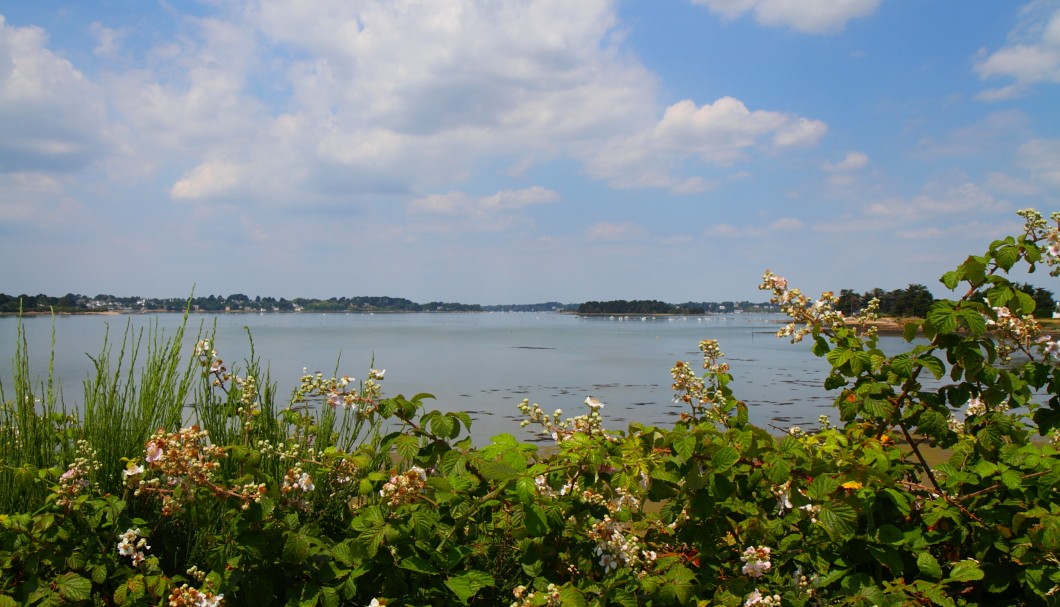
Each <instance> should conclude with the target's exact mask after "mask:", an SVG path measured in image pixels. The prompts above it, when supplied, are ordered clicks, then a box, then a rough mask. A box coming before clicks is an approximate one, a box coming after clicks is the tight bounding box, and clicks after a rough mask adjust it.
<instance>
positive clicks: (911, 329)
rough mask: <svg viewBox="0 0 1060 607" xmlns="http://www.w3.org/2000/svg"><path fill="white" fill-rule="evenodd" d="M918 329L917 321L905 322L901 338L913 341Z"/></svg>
mask: <svg viewBox="0 0 1060 607" xmlns="http://www.w3.org/2000/svg"><path fill="white" fill-rule="evenodd" d="M951 288H952V287H951ZM919 330H920V323H919V322H907V323H905V325H904V326H903V327H902V339H904V340H905V341H907V342H909V341H913V340H914V339H916V334H917V331H919Z"/></svg>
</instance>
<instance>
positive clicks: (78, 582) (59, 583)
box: [53, 572, 92, 602]
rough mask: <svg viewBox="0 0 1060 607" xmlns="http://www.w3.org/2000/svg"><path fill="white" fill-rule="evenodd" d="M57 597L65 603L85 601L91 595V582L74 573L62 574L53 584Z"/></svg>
mask: <svg viewBox="0 0 1060 607" xmlns="http://www.w3.org/2000/svg"><path fill="white" fill-rule="evenodd" d="M53 583H54V584H55V589H56V590H58V591H59V596H61V597H63V599H65V600H67V601H72V602H77V601H87V600H88V598H89V596H91V595H92V582H90V581H88V579H86V578H83V577H81V576H80V575H77V574H76V573H69V572H68V573H64V574H62V575H60V576H59V577H57V578H55V581H54V582H53Z"/></svg>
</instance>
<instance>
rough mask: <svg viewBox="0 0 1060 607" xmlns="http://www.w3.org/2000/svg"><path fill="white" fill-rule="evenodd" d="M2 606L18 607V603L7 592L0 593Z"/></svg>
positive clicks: (0, 606) (0, 605) (0, 604)
mask: <svg viewBox="0 0 1060 607" xmlns="http://www.w3.org/2000/svg"><path fill="white" fill-rule="evenodd" d="M0 607H18V603H16V602H15V599H13V598H11V597H9V596H7V595H6V594H0Z"/></svg>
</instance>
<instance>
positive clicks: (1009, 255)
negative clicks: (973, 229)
mask: <svg viewBox="0 0 1060 607" xmlns="http://www.w3.org/2000/svg"><path fill="white" fill-rule="evenodd" d="M1019 258H1020V251H1019V248H1018V247H1017V246H1016V245H1014V244H1010V243H1006V244H1004V245H1002V246H1000V247H998V248H997V249H996V250H995V251H994V259H995V260H996V261H997V265H999V266H1001V268H1002V269H1003V270H1005V271H1006V272H1007V271H1009V270H1011V269H1012V266H1014V265H1016V262H1017V261H1019Z"/></svg>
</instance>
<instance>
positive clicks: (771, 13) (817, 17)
mask: <svg viewBox="0 0 1060 607" xmlns="http://www.w3.org/2000/svg"><path fill="white" fill-rule="evenodd" d="M692 2H693V3H695V4H701V5H703V6H706V7H707V8H709V9H710V10H711V11H713V12H715V13H718V14H720V15H721V16H722V17H724V18H726V19H736V18H738V17H740V16H742V15H744V14H746V13H753V14H754V18H755V21H758V22H759V23H761V24H762V25H767V26H771V27H789V28H791V29H793V30H797V31H800V32H805V33H808V34H821V33H832V32H837V31H841V30H842V29H843V28H844V27H846V24H847V22H848V21H850V20H851V19H856V18H859V17H867V16H869V15H871V14H872V13H874V12H875V11H876V8H877V7H878V6H879V4H880V0H692Z"/></svg>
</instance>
